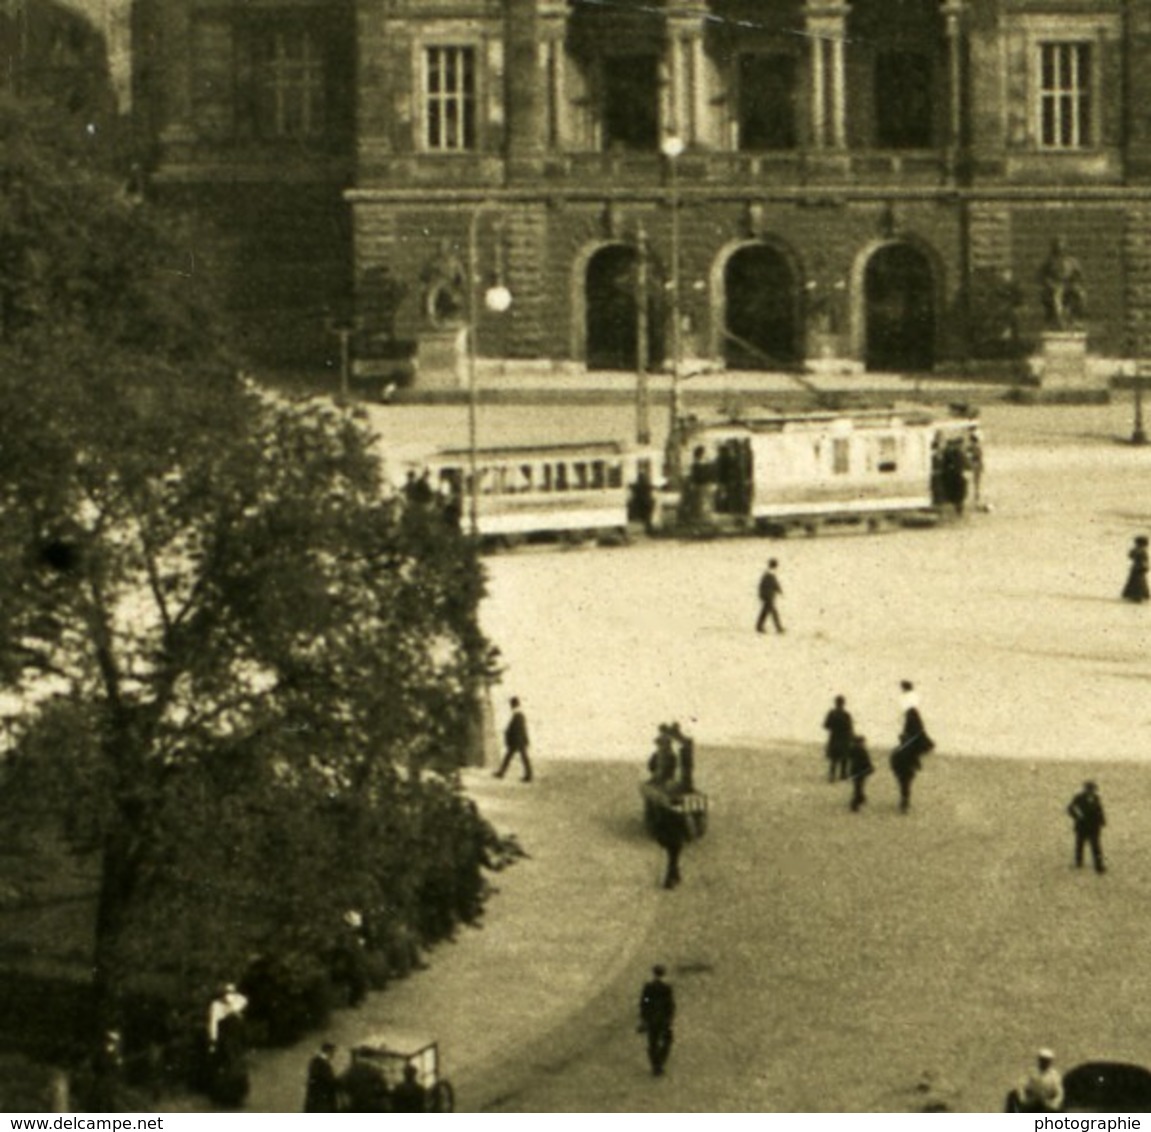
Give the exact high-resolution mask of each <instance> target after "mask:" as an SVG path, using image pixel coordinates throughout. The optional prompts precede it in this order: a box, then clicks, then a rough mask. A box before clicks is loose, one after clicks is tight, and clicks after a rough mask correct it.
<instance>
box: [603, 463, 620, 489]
mask: <svg viewBox="0 0 1151 1132" xmlns="http://www.w3.org/2000/svg"><path fill="white" fill-rule="evenodd" d="M607 485H608V487H623V465H622V464H618V463H617V464H609V465H608V468H607Z"/></svg>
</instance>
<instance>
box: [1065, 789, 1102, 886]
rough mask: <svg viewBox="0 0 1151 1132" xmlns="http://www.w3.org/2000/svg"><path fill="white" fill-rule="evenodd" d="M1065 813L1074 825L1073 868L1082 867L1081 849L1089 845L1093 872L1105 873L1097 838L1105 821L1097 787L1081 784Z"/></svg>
mask: <svg viewBox="0 0 1151 1132" xmlns="http://www.w3.org/2000/svg"><path fill="white" fill-rule="evenodd" d="M1067 812H1068V813H1069V814H1070V815H1071V820H1072V821H1073V822H1074V823H1075V867H1076V868H1077V869H1081V868H1082V867H1083V847H1084V845H1090V846H1091V859H1092V860H1093V861H1094V862H1095V871H1096V872H1097V873H1105V872H1106V871H1107V867H1106V866H1105V865H1104V864H1103V849H1102V847H1101V846H1100V844H1099V838H1100V836H1101V834H1102V833H1103V827H1104V826H1105V825H1106V824H1107V819H1106V817H1105V816H1104V814H1103V800H1102V799H1101V798H1100V797H1099V787H1097V786H1096V785H1095V783H1094V782H1085V783H1083V789H1082V790H1080V791H1079V793H1078V794H1076V795H1075V797H1074V798H1072V799H1071V804H1070V805H1069V806H1068V807H1067Z"/></svg>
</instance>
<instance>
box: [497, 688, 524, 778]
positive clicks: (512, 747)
mask: <svg viewBox="0 0 1151 1132" xmlns="http://www.w3.org/2000/svg"><path fill="white" fill-rule="evenodd" d="M511 709H512V717H511V719H509V720H508V725H507V727H506V728H504V761H503V762H502V763H500V769H499V770H497V771H496V778H503V776H504V775H505V774H506V773H507V770H508V767H509V766H510V765H511V761H512V759H514V758H515V757H516V756H517V755H519V757H520V760H521V761H522V762H523V764H524V774H523V778H522V779H521V781H522V782H531V780H532V764H531V760H530V759H529V758H528V745H529V744H528V721H527V717H526V716H525V715H524V712H523V708H522V707H520V701H519V698H518V697H517V696H512V698H511Z"/></svg>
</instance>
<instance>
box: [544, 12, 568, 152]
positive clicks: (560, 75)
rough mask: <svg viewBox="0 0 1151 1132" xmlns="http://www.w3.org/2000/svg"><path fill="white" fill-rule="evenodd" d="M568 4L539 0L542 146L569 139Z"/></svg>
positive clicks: (557, 145) (563, 145)
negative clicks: (542, 115) (542, 117)
mask: <svg viewBox="0 0 1151 1132" xmlns="http://www.w3.org/2000/svg"><path fill="white" fill-rule="evenodd" d="M567 28H568V17H567V5H566V4H564V3H556V2H555V0H540V7H539V48H538V50H539V75H540V81H541V84H542V90H543V103H544V111H545V113H544V141H545V148H547V149H551V150H561V151H562V150H564V149H566V148H567V146H568V145H569V144H570V142H571V124H570V121H569V113H568V92H567V47H566V42H567Z"/></svg>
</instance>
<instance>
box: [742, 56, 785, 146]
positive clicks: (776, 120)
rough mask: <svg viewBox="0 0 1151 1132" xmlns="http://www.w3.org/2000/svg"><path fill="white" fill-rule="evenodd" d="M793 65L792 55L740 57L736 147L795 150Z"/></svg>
mask: <svg viewBox="0 0 1151 1132" xmlns="http://www.w3.org/2000/svg"><path fill="white" fill-rule="evenodd" d="M795 76H796V65H795V58H794V56H791V55H741V56H740V57H739V148H740V149H750V150H765V149H794V148H795V146H796V141H797V139H796V122H795V117H796V116H795V94H796V78H795Z"/></svg>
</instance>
